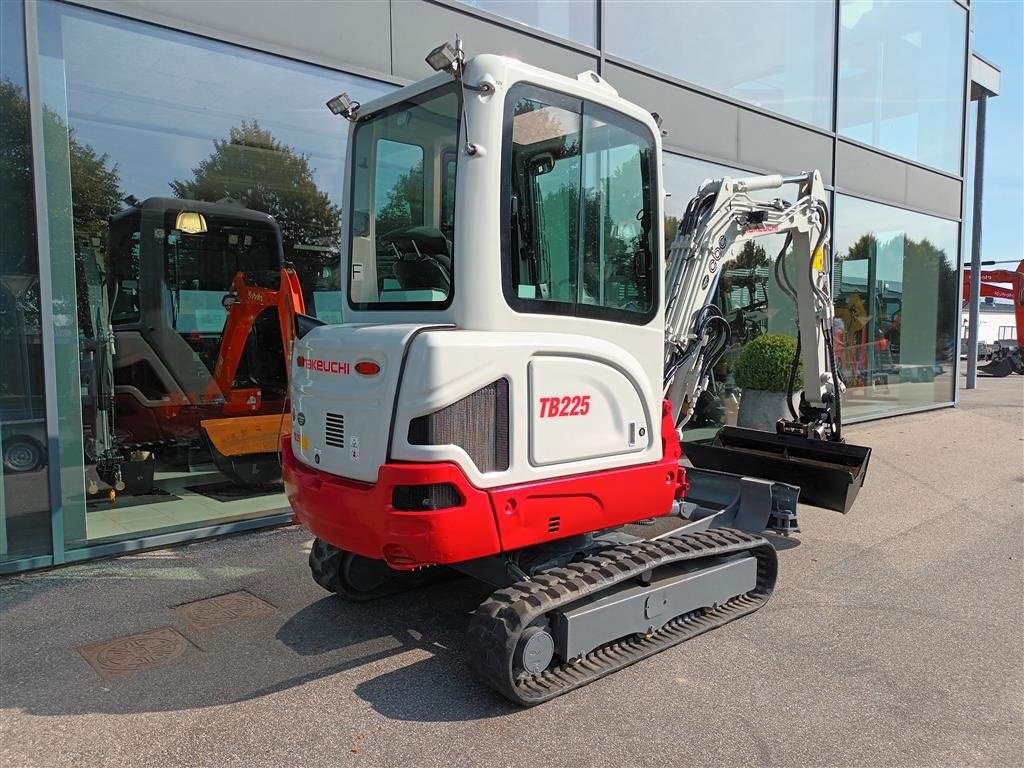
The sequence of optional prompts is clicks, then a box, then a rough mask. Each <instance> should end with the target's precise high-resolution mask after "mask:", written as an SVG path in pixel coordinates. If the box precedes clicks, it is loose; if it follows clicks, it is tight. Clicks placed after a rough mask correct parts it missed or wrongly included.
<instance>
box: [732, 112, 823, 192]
mask: <svg viewBox="0 0 1024 768" xmlns="http://www.w3.org/2000/svg"><path fill="white" fill-rule="evenodd" d="M738 160H739V164H740V165H741V166H746V167H750V168H762V169H764V170H766V171H770V172H778V173H796V172H798V171H809V170H812V169H815V168H817V169H818V170H819V171H821V178H822V181H823V182H824V183H825V184H826V185H828V184H831V183H832V139H831V138H830V137H829V136H825V135H823V134H820V133H818V132H816V131H812V130H808V129H807V128H800V127H798V126H796V125H792V124H790V123H786V122H783V121H782V120H776V119H774V118H771V117H766V116H765V115H760V114H758V113H756V112H749V111H747V110H745V109H741V110H739V153H738Z"/></svg>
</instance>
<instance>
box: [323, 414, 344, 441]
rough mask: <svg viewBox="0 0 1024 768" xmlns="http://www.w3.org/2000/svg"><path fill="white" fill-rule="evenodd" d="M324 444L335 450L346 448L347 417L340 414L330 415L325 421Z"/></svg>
mask: <svg viewBox="0 0 1024 768" xmlns="http://www.w3.org/2000/svg"><path fill="white" fill-rule="evenodd" d="M324 442H325V443H327V444H328V445H331V446H334V447H335V448H344V447H345V417H344V416H342V415H341V414H340V413H328V414H327V418H326V419H325V420H324Z"/></svg>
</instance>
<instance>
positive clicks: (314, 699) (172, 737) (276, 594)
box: [0, 376, 1024, 768]
mask: <svg viewBox="0 0 1024 768" xmlns="http://www.w3.org/2000/svg"><path fill="white" fill-rule="evenodd" d="M1022 416H1024V377H1019V376H1011V377H1009V378H1007V379H998V380H993V379H985V380H982V382H981V389H980V390H977V391H973V392H963V393H962V402H961V405H960V407H958V408H956V409H945V410H941V411H932V412H928V413H922V414H917V415H912V416H905V417H900V418H896V419H888V420H883V421H877V422H873V423H870V424H864V425H858V426H853V427H850V428H849V429H848V434H847V436H848V439H849V440H850V441H851V442H857V443H862V444H867V445H871V446H872V447H873V450H874V453H873V456H872V459H871V465H870V469H869V474H868V481H867V484H866V486H865V488H864V489H863V491H862V492H861V495H860V497H859V499H858V501H857V504H856V506H855V507H854V509H853V511H852V512H851V513H850V514H849V515H846V516H842V515H840V514H838V513H835V512H828V511H824V510H819V509H814V508H810V507H801V514H800V523H801V527H802V529H803V532H802V533H801V534H800V535H799V536H797V537H794V538H792V539H789V540H780V541H779V542H778V543H779V548H780V553H779V557H780V577H779V584H778V587H777V590H776V592H775V595H774V596H773V597H772V598H771V600H770V601H769V603H768V604H767V605H766V606H765V607H764V608H763V609H762V610H760V611H759V612H757V613H755V614H753V615H751V616H748V617H746V618H743V619H741V620H739V621H736V622H733V623H732V624H729V625H727V626H725V627H723V628H721V629H718V630H716V631H714V632H712V633H709V634H707V635H702V636H700V637H697V638H695V639H694V640H691V641H689V642H687V643H685V644H684V645H682V646H679V647H677V648H674V649H671V650H668V651H666V652H664V653H662V654H660V655H658V656H656V657H654V658H652V659H649V660H647V661H644V662H641V663H639V664H636V665H634V666H632V667H630V668H628V669H626V670H623V671H621V672H618V673H617V674H615V675H612V676H610V677H608V678H605V679H603V680H600V681H598V682H596V683H594V684H592V685H590V686H588V687H586V688H584V689H581V690H578V691H574V692H572V693H570V694H567V695H565V696H563V697H561V698H559V699H556V700H554V701H552V702H550V703H548V704H545V705H542V706H540V707H536V708H533V709H529V710H521V709H517V708H515V707H512V706H510V705H508V704H507V703H505V702H504V700H502V699H500V698H499V697H497V696H496V695H494V694H492V693H490V692H489V691H487V690H486V689H484V688H482V687H481V686H480V685H478V684H477V683H476V682H475V681H474V680H473V679H472V677H471V676H470V674H469V672H468V670H467V668H466V665H465V663H464V661H463V659H462V655H461V654H462V646H463V635H464V632H465V628H466V624H467V620H468V614H469V613H470V612H471V611H472V610H473V608H474V607H475V606H476V605H477V603H478V602H479V601H480V600H481V599H482V598H483V597H484V596H485V595H484V592H485V590H484V589H482V588H481V587H479V586H478V585H477V584H475V583H474V582H471V581H469V580H467V579H462V580H455V581H450V582H447V583H443V584H437V585H434V586H431V587H427V588H425V589H422V590H419V591H416V592H413V593H407V594H404V595H401V596H397V597H392V598H387V599H383V600H381V601H379V602H376V603H372V604H367V605H350V604H346V603H343V602H341V601H340V600H338V599H337V598H334V597H332V596H330V595H328V594H327V593H325V592H324V591H322V590H321V589H320V588H319V587H318V586H316V585H315V584H314V583H313V582H312V580H311V579H310V577H309V572H308V569H307V566H306V556H307V552H308V549H309V545H310V536H309V535H308V534H307V533H306V532H305V531H303V530H302V529H299V528H295V527H286V528H279V529H276V530H272V531H263V532H257V533H251V534H246V535H240V536H233V537H227V538H224V539H221V540H218V541H212V542H202V543H197V544H193V545H190V546H185V547H179V548H176V549H167V550H160V551H154V552H148V553H140V554H136V555H132V556H125V557H121V558H117V559H111V560H106V561H100V562H93V563H86V564H82V565H78V566H73V567H67V568H61V569H56V570H52V571H49V572H44V573H38V574H30V575H26V576H20V577H10V578H7V579H3V580H0V765H2V766H4V767H5V768H8V767H10V768H28V767H29V766H154V767H158V768H170V767H171V766H216V767H217V768H220V767H226V766H246V768H259V767H260V766H274V767H275V768H277V767H279V766H282V767H283V766H316V767H317V768H321V767H323V766H332V767H333V766H350V765H351V766H356V765H360V766H415V767H416V768H425V767H426V766H459V765H478V766H505V765H507V766H622V767H628V768H634V767H639V766H704V765H707V766H712V765H715V766H717V765H743V766H786V767H787V768H788V767H790V766H855V765H856V766H861V765H872V766H918V765H920V766H925V765H927V766H965V765H991V766H1000V767H1002V766H1017V765H1024V757H1022V756H1024V736H1022V734H1024V569H1022V567H1021V566H1022V551H1024V521H1022V509H1024V423H1022ZM236 591H242V592H243V595H242V596H241V598H240V599H238V598H219V599H218V600H219V601H218V600H215V601H213V602H212V603H204V604H200V605H199V606H196V607H190V606H186V607H185V608H184V609H183V608H180V607H177V606H182V605H184V604H188V603H191V602H193V601H197V600H203V599H206V598H211V597H215V596H218V595H223V594H224V593H230V592H236ZM224 621H226V622H228V623H222V622H224ZM152 630H158V631H156V632H152ZM138 633H149V634H146V635H143V636H142V638H135V639H133V640H130V641H126V642H123V643H120V644H118V645H116V646H112V647H110V648H100V647H99V646H96V645H95V644H97V643H100V642H102V641H106V640H110V639H112V638H120V637H123V636H127V635H134V634H138ZM79 649H81V650H79ZM90 659H91V660H92V663H90ZM148 662H153V663H156V666H152V667H150V668H145V669H136V668H137V667H145V666H146V665H147V663H148ZM94 665H95V666H94ZM104 665H106V666H104ZM97 669H99V670H100V671H97ZM130 669H136V671H127V670H130ZM101 672H102V674H101ZM116 672H120V674H113V673H116Z"/></svg>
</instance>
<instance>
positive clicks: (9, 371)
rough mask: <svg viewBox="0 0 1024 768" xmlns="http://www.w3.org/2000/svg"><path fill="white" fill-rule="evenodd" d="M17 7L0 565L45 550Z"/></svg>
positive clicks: (3, 135) (0, 310)
mask: <svg viewBox="0 0 1024 768" xmlns="http://www.w3.org/2000/svg"><path fill="white" fill-rule="evenodd" d="M25 64H26V62H25V28H24V18H23V10H22V4H21V3H0V361H3V362H2V365H0V452H2V456H3V463H2V465H0V477H2V478H3V487H2V489H0V561H3V560H13V559H18V558H22V557H30V556H35V555H46V554H49V553H50V550H51V542H52V539H51V535H50V497H49V483H48V479H47V464H48V457H47V451H46V443H47V439H46V408H45V401H44V392H43V352H42V336H41V333H40V331H41V316H40V297H39V261H38V251H37V243H36V212H35V204H34V192H33V183H32V181H33V176H32V142H31V137H30V136H31V134H30V128H29V109H28V98H27V93H28V82H27V80H28V75H27V72H26V66H25Z"/></svg>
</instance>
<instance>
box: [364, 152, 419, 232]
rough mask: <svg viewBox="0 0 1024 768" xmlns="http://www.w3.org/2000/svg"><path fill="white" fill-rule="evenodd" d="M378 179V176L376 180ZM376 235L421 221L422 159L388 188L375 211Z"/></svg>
mask: <svg viewBox="0 0 1024 768" xmlns="http://www.w3.org/2000/svg"><path fill="white" fill-rule="evenodd" d="M379 180H380V179H379V178H378V181H379ZM375 218H376V222H375V231H376V233H377V237H380V236H381V235H386V234H387V233H388V232H391V231H392V230H395V229H398V228H399V227H408V226H412V225H413V224H421V223H422V222H423V160H422V159H421V160H419V161H418V162H417V163H416V165H415V166H413V167H412V168H410V169H409V170H408V171H406V172H405V173H403V174H402V175H401V176H399V177H398V179H397V180H396V181H395V184H394V186H392V187H391V189H389V190H388V194H387V199H386V200H385V201H384V205H383V206H381V209H380V210H379V211H377V215H376V217H375Z"/></svg>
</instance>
